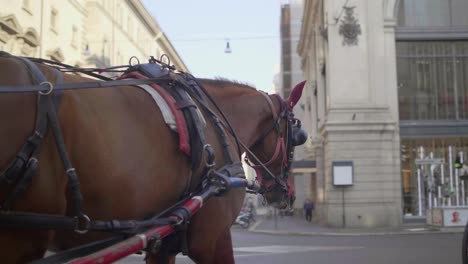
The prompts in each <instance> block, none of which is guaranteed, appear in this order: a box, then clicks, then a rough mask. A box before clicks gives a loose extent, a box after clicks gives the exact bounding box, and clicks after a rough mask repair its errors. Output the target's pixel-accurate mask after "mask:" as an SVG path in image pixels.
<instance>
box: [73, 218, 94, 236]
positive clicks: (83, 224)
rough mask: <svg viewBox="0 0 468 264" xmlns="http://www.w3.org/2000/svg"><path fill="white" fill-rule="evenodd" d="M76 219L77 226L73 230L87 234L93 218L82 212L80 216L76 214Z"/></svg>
mask: <svg viewBox="0 0 468 264" xmlns="http://www.w3.org/2000/svg"><path fill="white" fill-rule="evenodd" d="M75 220H76V226H75V229H74V230H73V231H75V232H76V233H78V234H86V233H88V231H89V227H90V223H91V219H89V217H88V216H87V215H85V214H82V215H80V216H75Z"/></svg>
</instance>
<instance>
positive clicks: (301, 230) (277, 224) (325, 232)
mask: <svg viewBox="0 0 468 264" xmlns="http://www.w3.org/2000/svg"><path fill="white" fill-rule="evenodd" d="M463 230H464V227H452V228H441V229H436V228H434V227H430V226H427V225H424V224H404V225H403V226H402V227H400V228H368V229H362V228H331V227H325V226H321V225H319V224H317V223H309V222H307V221H305V219H304V218H302V217H298V216H285V217H280V216H277V218H276V221H275V218H274V217H273V216H272V217H262V216H258V217H257V221H256V222H255V223H253V224H251V227H250V228H249V231H251V232H255V233H264V234H276V235H311V236H373V235H405V234H407V235H408V234H411V235H415V234H442V233H445V234H447V233H463Z"/></svg>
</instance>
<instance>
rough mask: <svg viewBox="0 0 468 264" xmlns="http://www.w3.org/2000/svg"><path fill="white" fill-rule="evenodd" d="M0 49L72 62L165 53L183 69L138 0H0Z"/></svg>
mask: <svg viewBox="0 0 468 264" xmlns="http://www.w3.org/2000/svg"><path fill="white" fill-rule="evenodd" d="M2 2H3V4H2V10H1V11H0V49H2V50H5V51H7V52H10V53H13V54H15V55H22V56H31V57H40V58H45V59H51V60H55V61H59V62H63V63H66V64H70V65H74V66H97V67H105V66H111V65H121V64H127V63H128V61H129V59H130V57H132V56H135V57H137V58H138V59H139V60H140V61H141V62H145V61H147V59H148V58H149V56H155V57H157V58H159V57H160V56H161V55H162V54H166V55H168V56H169V58H170V59H171V64H174V65H175V66H176V68H177V69H179V70H182V71H188V69H187V67H186V65H185V64H184V62H183V60H182V59H181V58H180V56H179V55H178V54H177V51H176V50H175V49H174V47H173V46H172V44H171V43H170V41H169V39H168V38H167V37H166V35H165V34H164V32H163V31H162V29H161V28H160V27H159V25H158V23H157V21H155V19H154V18H153V17H152V16H151V15H150V14H149V13H148V11H147V10H146V9H145V7H144V6H143V4H142V3H141V1H140V0H125V1H113V0H64V1H62V0H39V1H34V0H21V1H20V0H18V1H6V0H1V1H0V3H2Z"/></svg>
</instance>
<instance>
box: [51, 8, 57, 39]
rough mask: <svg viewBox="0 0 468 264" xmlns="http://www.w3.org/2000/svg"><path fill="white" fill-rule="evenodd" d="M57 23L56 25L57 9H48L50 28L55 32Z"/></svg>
mask: <svg viewBox="0 0 468 264" xmlns="http://www.w3.org/2000/svg"><path fill="white" fill-rule="evenodd" d="M57 25H58V11H57V9H54V8H52V10H51V11H50V29H52V31H54V32H56V33H57Z"/></svg>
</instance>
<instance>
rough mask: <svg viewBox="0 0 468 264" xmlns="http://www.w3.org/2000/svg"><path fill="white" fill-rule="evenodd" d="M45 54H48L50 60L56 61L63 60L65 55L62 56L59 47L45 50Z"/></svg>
mask: <svg viewBox="0 0 468 264" xmlns="http://www.w3.org/2000/svg"><path fill="white" fill-rule="evenodd" d="M46 55H47V56H49V57H50V58H51V59H52V60H54V61H57V62H63V61H64V60H65V57H64V56H63V52H62V50H61V49H60V48H56V49H53V50H49V51H47V53H46Z"/></svg>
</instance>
